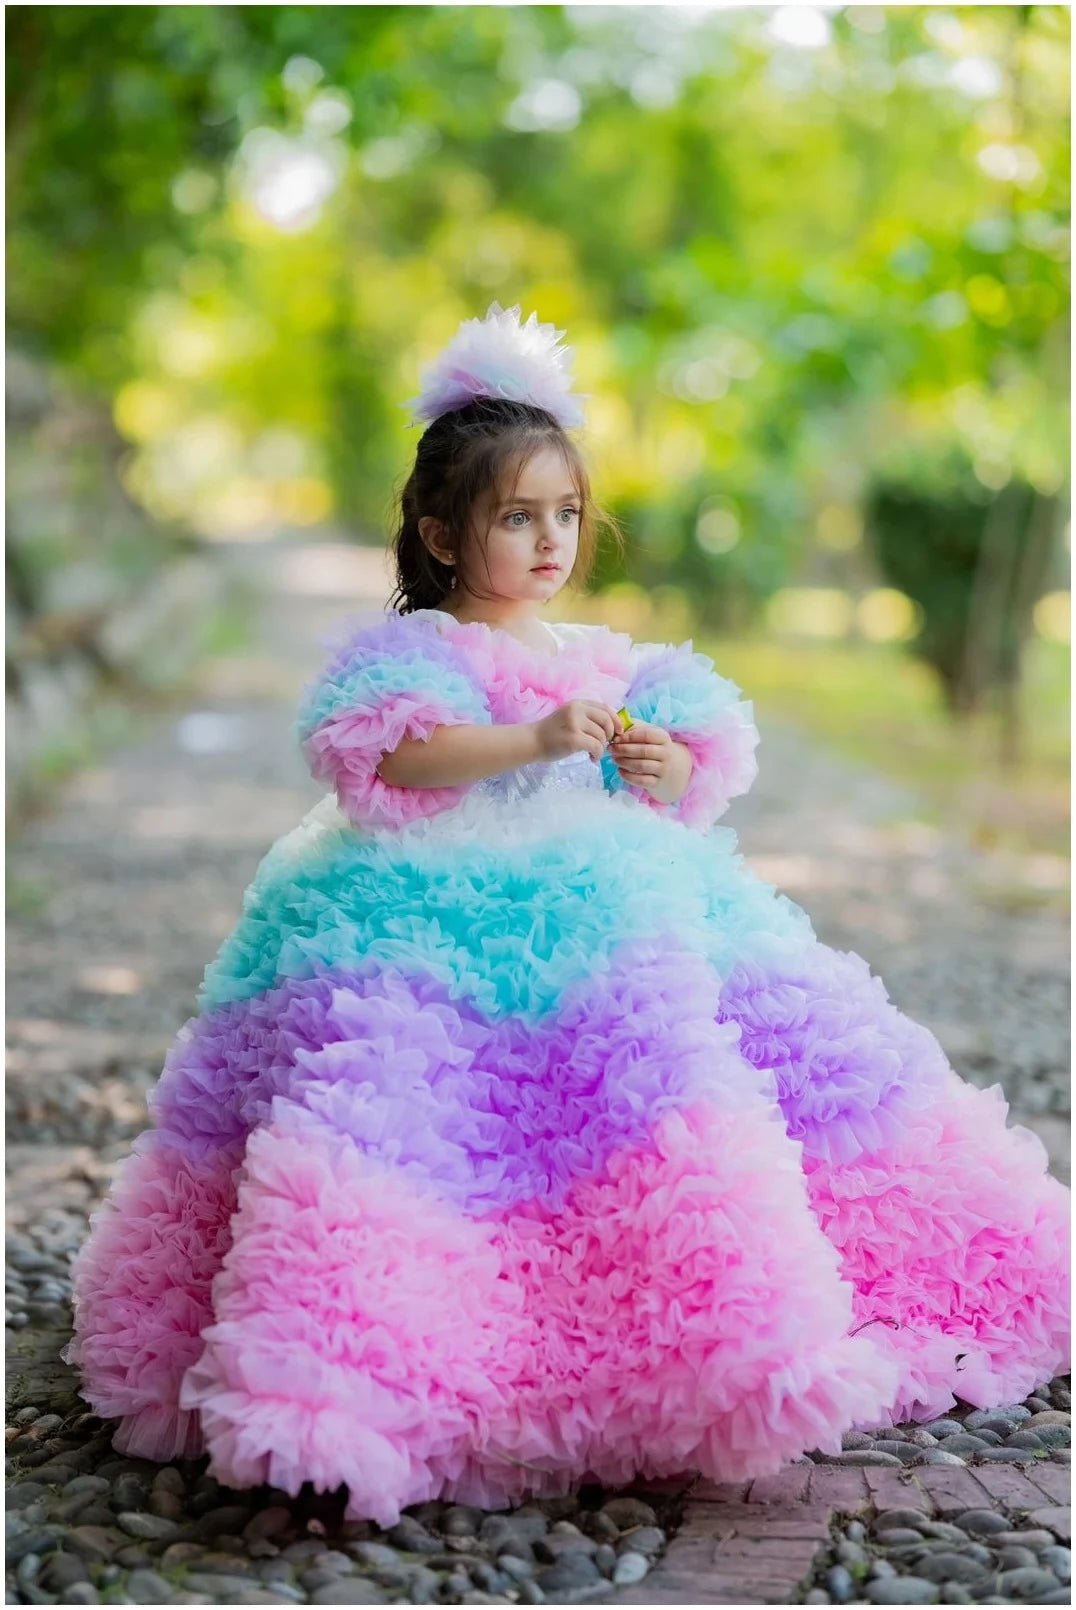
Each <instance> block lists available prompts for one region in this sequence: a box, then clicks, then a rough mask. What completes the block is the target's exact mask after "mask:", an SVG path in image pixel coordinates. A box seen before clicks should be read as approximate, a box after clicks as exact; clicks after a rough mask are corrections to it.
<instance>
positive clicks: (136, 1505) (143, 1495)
mask: <svg viewBox="0 0 1076 1610" xmlns="http://www.w3.org/2000/svg"><path fill="white" fill-rule="evenodd" d="M109 1501H110V1503H111V1505H112V1508H113V1509H114V1510H115V1511H116V1513H117V1514H122V1513H123V1512H124V1511H125V1510H135V1509H145V1507H146V1504H147V1502H148V1501H149V1488H148V1487H147V1485H146V1483H145V1482H144V1481H143V1480H142V1478H141V1476H132V1475H131V1474H130V1473H128V1474H127V1475H124V1476H117V1477H116V1479H115V1481H114V1482H113V1483H112V1497H111V1499H110V1500H109Z"/></svg>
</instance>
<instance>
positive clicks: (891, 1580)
mask: <svg viewBox="0 0 1076 1610" xmlns="http://www.w3.org/2000/svg"><path fill="white" fill-rule="evenodd" d="M864 1591H865V1593H866V1595H867V1598H868V1599H869V1600H870V1602H871V1604H937V1602H938V1599H939V1598H940V1596H941V1595H940V1592H939V1589H938V1584H937V1583H936V1582H928V1581H926V1580H925V1578H923V1577H919V1576H885V1577H875V1578H874V1579H873V1580H872V1581H870V1582H868V1583H867V1586H866V1588H865V1590H864Z"/></svg>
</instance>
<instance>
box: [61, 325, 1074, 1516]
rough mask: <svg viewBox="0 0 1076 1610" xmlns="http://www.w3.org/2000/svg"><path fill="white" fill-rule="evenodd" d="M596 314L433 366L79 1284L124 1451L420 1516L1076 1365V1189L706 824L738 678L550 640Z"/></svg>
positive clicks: (78, 1345) (467, 329)
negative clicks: (291, 788)
mask: <svg viewBox="0 0 1076 1610" xmlns="http://www.w3.org/2000/svg"><path fill="white" fill-rule="evenodd" d="M559 334H560V332H556V331H553V330H552V327H551V326H549V325H537V323H536V315H534V314H532V315H531V317H530V319H529V320H528V322H527V324H526V325H522V324H521V323H520V321H519V309H518V307H517V308H513V309H511V310H510V311H507V312H506V311H504V310H502V309H500V308H499V307H498V305H497V304H496V303H494V304H493V305H492V307H491V309H490V311H489V313H488V314H487V317H486V319H485V320H484V321H480V320H477V319H475V320H471V321H466V322H465V323H464V324H463V325H462V326H461V329H460V331H459V333H458V335H457V337H456V338H455V340H454V341H453V342H452V343H451V344H450V346H449V347H448V349H447V350H446V352H445V353H444V354H443V355H442V357H441V359H440V360H439V361H438V362H437V363H436V364H435V365H434V366H433V367H432V369H431V370H430V371H429V373H428V374H427V376H426V387H425V390H424V392H423V394H422V396H421V397H420V398H418V399H417V400H416V401H417V408H416V414H417V417H419V418H421V419H423V420H425V421H427V422H428V428H427V429H426V430H425V433H424V434H423V436H422V438H421V441H420V442H419V445H418V450H417V456H416V462H415V466H414V470H413V472H412V474H411V477H410V480H409V481H408V483H407V486H406V489H405V491H404V494H403V520H402V525H401V528H400V532H399V536H398V538H397V544H396V562H397V571H398V579H399V589H398V594H397V602H398V607H395V608H390V609H386V610H376V611H368V612H366V613H365V614H364V615H362V616H360V617H359V619H358V621H357V622H356V623H354V625H353V627H352V629H351V631H350V633H349V635H348V637H347V639H346V641H345V642H344V644H343V646H342V647H341V648H340V649H339V652H337V653H336V655H335V657H334V658H333V659H332V660H331V662H330V663H329V665H328V666H327V668H326V669H325V671H324V673H323V675H322V676H321V677H320V679H319V680H318V681H317V682H316V684H315V685H314V686H313V687H312V688H311V689H310V690H309V693H308V695H307V697H306V699H305V702H304V705H303V708H302V711H301V714H300V721H299V727H300V735H301V739H302V743H303V747H304V750H305V753H306V755H307V757H308V758H309V761H310V764H311V767H312V769H313V772H314V775H315V776H316V777H318V778H320V779H324V780H325V781H326V782H327V783H330V784H331V785H332V788H333V791H334V795H335V797H332V796H329V797H328V798H327V799H326V801H325V802H324V804H323V805H321V806H319V807H317V808H316V809H315V810H314V811H313V812H311V813H310V815H309V816H308V817H307V819H306V820H305V821H304V822H303V823H302V824H301V826H300V827H298V828H297V829H296V830H295V831H294V832H293V833H291V834H289V835H288V836H287V837H286V838H284V839H283V840H281V841H280V842H279V843H278V844H276V845H275V846H274V847H273V848H272V849H271V850H270V852H269V854H268V855H267V856H266V858H265V860H264V861H263V862H262V864H261V866H260V868H259V870H258V872H257V875H256V877H255V879H254V881H253V883H252V885H251V887H250V889H249V890H248V891H247V894H246V896H245V898H244V902H243V915H242V917H241V919H240V921H239V923H238V924H237V926H236V928H235V930H234V932H233V933H232V934H231V936H230V937H229V938H228V939H227V941H226V942H225V943H224V945H223V947H222V948H221V950H220V952H219V954H218V956H217V957H216V960H215V961H214V962H213V963H212V965H211V966H210V967H209V969H208V971H207V973H206V977H205V982H204V985H203V989H202V992H201V996H200V1000H199V1007H200V1013H199V1015H198V1016H196V1017H194V1018H192V1019H191V1020H190V1022H189V1023H188V1024H186V1025H185V1027H184V1028H183V1029H182V1030H181V1032H180V1035H179V1039H178V1042H177V1044H176V1045H175V1047H174V1049H173V1050H172V1052H171V1053H170V1055H169V1057H168V1060H167V1063H166V1066H165V1070H164V1073H163V1076H162V1078H161V1080H160V1083H159V1085H158V1087H157V1089H156V1090H155V1092H154V1096H153V1101H152V1108H153V1117H154V1121H155V1124H154V1128H153V1129H152V1130H150V1131H147V1132H146V1133H145V1134H144V1135H143V1136H141V1137H140V1138H139V1140H138V1141H137V1142H136V1143H135V1146H134V1154H133V1156H132V1157H131V1158H130V1159H129V1160H128V1161H127V1162H126V1163H125V1164H124V1165H123V1167H122V1168H121V1170H120V1172H119V1174H118V1176H117V1179H116V1182H115V1184H114V1186H113V1190H112V1193H111V1196H110V1198H109V1200H108V1201H107V1203H106V1204H105V1205H104V1206H103V1208H102V1209H101V1210H100V1211H99V1212H98V1213H97V1214H95V1215H94V1219H93V1225H92V1231H91V1235H90V1238H89V1241H88V1243H87V1245H86V1246H85V1248H84V1249H83V1251H82V1252H81V1254H80V1257H79V1260H78V1263H77V1265H76V1335H75V1339H74V1341H73V1343H72V1344H71V1346H70V1348H69V1350H68V1353H67V1357H68V1358H69V1359H70V1360H73V1361H75V1362H77V1363H78V1364H79V1366H80V1367H81V1371H82V1379H83V1388H84V1394H85V1396H86V1397H87V1399H88V1400H89V1402H90V1403H91V1404H92V1405H93V1407H94V1409H95V1410H96V1411H97V1412H98V1413H99V1414H101V1415H104V1416H110V1417H116V1418H118V1419H119V1421H120V1424H119V1428H118V1430H117V1434H116V1439H115V1445H116V1447H117V1448H119V1449H121V1450H123V1451H126V1452H129V1453H132V1454H138V1455H144V1456H147V1457H149V1458H151V1459H160V1460H169V1459H172V1458H175V1457H177V1456H192V1455H194V1454H196V1453H198V1452H200V1451H202V1450H203V1449H204V1450H208V1452H209V1454H210V1456H211V1465H210V1468H211V1470H212V1472H213V1473H214V1474H215V1475H217V1476H218V1477H219V1478H220V1479H221V1480H222V1481H223V1482H226V1483H228V1484H231V1485H232V1486H238V1487H242V1486H248V1485H254V1484H259V1483H262V1482H269V1483H271V1484H273V1485H274V1486H277V1487H281V1488H284V1489H286V1490H287V1491H288V1492H291V1493H296V1492H298V1490H299V1488H300V1486H301V1485H302V1483H303V1482H305V1481H309V1482H312V1483H314V1484H315V1486H316V1487H317V1488H319V1489H335V1488H337V1487H338V1486H340V1485H341V1484H346V1486H347V1488H348V1494H349V1497H348V1510H347V1513H348V1514H349V1515H350V1516H352V1517H360V1516H366V1517H371V1518H373V1519H375V1520H377V1521H379V1522H381V1523H382V1524H383V1525H388V1524H390V1523H392V1522H394V1521H395V1520H396V1519H397V1518H398V1517H399V1514H400V1511H401V1509H402V1508H403V1507H404V1506H405V1505H409V1504H413V1503H415V1502H417V1501H419V1500H422V1499H427V1498H431V1497H439V1496H440V1497H452V1498H455V1499H458V1500H461V1501H464V1502H470V1503H477V1504H480V1505H485V1506H504V1505H507V1504H511V1503H514V1502H517V1501H519V1500H520V1499H522V1498H523V1497H524V1496H526V1495H528V1494H547V1495H548V1494H554V1493H557V1492H562V1491H565V1490H566V1489H567V1488H569V1487H570V1486H572V1485H573V1484H575V1483H576V1482H578V1481H579V1480H581V1479H582V1478H584V1477H589V1478H590V1479H596V1480H598V1481H601V1482H604V1483H610V1484H618V1483H623V1482H626V1481H628V1480H630V1479H631V1477H632V1476H633V1475H634V1474H636V1473H642V1474H647V1475H662V1474H670V1473H678V1472H681V1471H684V1470H689V1469H700V1470H701V1471H703V1472H704V1473H705V1474H707V1475H709V1476H711V1477H714V1478H718V1479H729V1480H732V1479H736V1478H743V1477H747V1476H751V1475H755V1474H763V1473H768V1472H771V1471H774V1470H776V1469H777V1468H778V1466H779V1465H780V1464H781V1463H782V1462H784V1461H786V1460H788V1459H791V1458H794V1457H796V1456H798V1455H800V1454H802V1453H803V1452H804V1451H805V1450H808V1449H814V1448H820V1449H823V1450H828V1451H833V1452H835V1451H837V1450H839V1448H840V1446H841V1434H842V1432H844V1431H846V1430H848V1429H849V1428H851V1427H854V1426H857V1425H858V1426H869V1425H879V1424H889V1423H893V1422H894V1421H900V1420H902V1419H908V1418H913V1419H914V1418H928V1417H932V1416H936V1415H939V1414H941V1413H943V1412H944V1411H945V1410H946V1409H948V1408H950V1407H951V1406H952V1405H953V1403H954V1401H955V1399H956V1397H957V1396H959V1397H960V1398H961V1399H963V1400H964V1401H965V1402H967V1403H972V1404H976V1405H980V1406H986V1405H993V1404H998V1403H1004V1402H1007V1401H1010V1400H1013V1399H1017V1398H1020V1397H1021V1396H1023V1395H1025V1394H1026V1393H1027V1392H1028V1391H1029V1390H1030V1389H1031V1388H1033V1387H1034V1386H1035V1385H1036V1384H1038V1383H1039V1382H1041V1381H1043V1380H1047V1379H1049V1378H1050V1377H1051V1376H1052V1375H1054V1374H1055V1373H1057V1372H1058V1371H1059V1370H1060V1369H1061V1368H1062V1367H1064V1366H1065V1364H1066V1362H1067V1358H1068V1353H1067V1333H1066V1312H1067V1304H1066V1290H1067V1273H1068V1257H1067V1251H1066V1232H1067V1225H1068V1203H1067V1192H1066V1191H1065V1190H1064V1189H1063V1188H1062V1187H1061V1186H1060V1185H1059V1184H1058V1183H1057V1182H1056V1181H1055V1180H1053V1179H1051V1178H1050V1177H1049V1175H1048V1174H1047V1172H1046V1158H1045V1153H1044V1151H1043V1148H1042V1147H1041V1145H1040V1143H1039V1142H1038V1140H1037V1139H1036V1138H1035V1137H1034V1136H1033V1135H1031V1134H1030V1133H1029V1132H1028V1131H1027V1130H1025V1129H1020V1128H1016V1129H1008V1128H1006V1124H1005V1116H1006V1111H1007V1108H1006V1103H1005V1101H1004V1100H1003V1098H1002V1094H1001V1090H1000V1088H999V1087H998V1086H995V1087H993V1088H992V1089H990V1090H987V1091H981V1090H978V1089H975V1088H974V1087H973V1086H971V1085H969V1084H967V1083H965V1082H964V1081H962V1080H961V1079H960V1078H959V1077H958V1076H957V1075H956V1074H955V1073H954V1072H953V1070H952V1069H951V1068H950V1067H949V1066H948V1064H947V1063H946V1061H945V1058H944V1056H943V1055H942V1052H941V1050H940V1048H939V1046H938V1044H937V1042H936V1041H935V1039H934V1038H933V1037H932V1035H931V1034H929V1033H928V1032H927V1031H926V1030H925V1029H924V1028H922V1027H921V1026H919V1025H918V1024H916V1023H914V1022H912V1021H910V1020H909V1019H908V1018H906V1017H904V1016H903V1015H902V1014H901V1013H900V1012H898V1011H897V1010H896V1009H895V1008H894V1007H893V1006H892V1005H891V1004H890V1002H889V1000H888V998H887V995H886V992H885V990H884V988H883V986H882V984H881V982H880V981H879V980H878V979H876V978H873V977H872V976H871V974H870V972H869V969H868V967H867V964H866V963H865V962H864V961H862V960H861V958H860V957H858V956H857V955H855V954H854V953H841V952H836V951H833V950H830V949H828V948H827V947H826V946H825V945H822V944H820V943H819V942H818V940H817V939H816V938H815V935H814V933H813V930H812V928H811V925H810V922H809V920H808V918H807V917H806V915H805V914H804V913H803V912H802V911H801V910H800V909H799V908H798V907H797V906H795V905H793V904H792V903H791V902H790V901H789V900H788V899H786V898H785V897H783V896H782V895H780V894H778V893H777V892H776V891H775V890H774V889H773V888H771V887H770V886H769V885H768V884H765V883H763V882H761V881H760V880H759V879H758V878H757V877H755V876H754V875H753V874H752V873H751V871H750V870H749V869H748V868H747V867H746V866H745V865H744V863H743V861H742V858H741V857H740V856H739V855H738V854H737V852H736V840H735V835H734V834H733V832H732V831H731V830H730V829H728V828H716V829H714V830H713V831H710V829H711V828H712V824H713V823H714V821H715V820H716V818H717V817H719V816H720V815H721V813H722V812H723V810H724V809H725V806H726V804H727V803H728V801H729V799H730V798H731V797H732V796H733V795H736V794H741V793H743V792H744V791H745V790H746V789H747V788H748V787H749V786H750V783H751V781H752V779H753V777H754V776H755V769H756V768H755V760H754V749H755V745H756V742H757V733H756V731H755V728H754V726H753V724H752V719H751V714H752V713H751V707H750V705H749V704H746V703H744V702H743V701H741V700H740V698H739V696H738V689H737V688H736V687H735V686H734V685H733V684H732V683H730V682H729V681H727V680H726V679H724V678H723V677H721V676H719V675H718V674H717V673H716V672H715V670H714V667H713V662H712V661H711V660H710V659H709V658H708V657H707V656H706V655H704V654H700V653H695V652H693V651H692V645H691V643H690V642H687V643H683V644H681V645H680V646H678V647H676V646H670V645H667V644H655V643H634V642H632V640H631V639H630V638H629V637H628V636H626V635H625V634H623V633H619V632H614V631H611V630H609V629H608V628H606V627H603V626H583V625H563V624H562V625H553V624H550V623H549V622H547V621H546V620H545V619H544V617H543V614H542V611H543V610H544V608H545V606H546V605H547V604H548V603H550V601H551V600H552V599H554V598H555V597H556V595H557V594H558V593H559V592H560V590H561V588H562V587H563V586H564V585H565V583H566V581H567V580H568V578H569V575H570V574H571V572H572V570H573V566H576V565H580V567H581V568H584V569H585V563H586V561H587V559H588V558H589V543H590V541H591V537H590V533H591V510H590V505H589V493H588V485H587V479H586V474H585V470H584V468H583V465H582V463H581V461H580V458H579V454H578V451H577V448H576V446H575V444H574V443H573V442H572V440H571V439H570V438H569V436H568V435H567V429H568V428H569V427H570V426H572V425H574V424H577V423H579V419H580V413H579V401H578V398H577V397H576V396H575V395H574V394H573V393H572V391H571V387H570V382H569V380H568V377H567V375H566V372H565V359H566V357H567V354H566V352H565V351H563V350H561V349H559V348H558V347H557V345H556V341H557V339H558V338H559Z"/></svg>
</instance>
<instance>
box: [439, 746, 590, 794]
mask: <svg viewBox="0 0 1076 1610" xmlns="http://www.w3.org/2000/svg"><path fill="white" fill-rule="evenodd" d="M603 786H604V785H603V782H602V771H601V767H600V766H598V765H595V763H594V761H593V760H591V758H590V756H589V755H588V754H587V753H586V752H585V751H584V750H582V749H577V750H576V752H575V753H574V754H572V755H564V756H562V758H561V759H560V760H532V761H530V762H528V764H527V765H525V766H516V767H514V768H513V770H511V771H502V772H497V773H496V774H495V775H494V776H492V777H483V778H482V779H481V780H480V781H479V782H477V783H474V784H473V785H472V788H471V792H472V793H474V794H484V795H485V796H486V797H487V798H488V799H496V800H500V801H502V802H504V803H509V802H511V801H513V800H518V799H529V798H530V796H531V795H532V794H548V793H563V792H564V791H565V790H567V789H578V788H585V789H590V790H597V791H598V792H599V793H600V792H601V791H602V788H603Z"/></svg>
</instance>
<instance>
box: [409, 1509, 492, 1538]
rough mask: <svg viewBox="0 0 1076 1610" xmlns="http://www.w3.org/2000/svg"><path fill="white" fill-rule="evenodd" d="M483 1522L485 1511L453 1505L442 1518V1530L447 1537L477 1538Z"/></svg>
mask: <svg viewBox="0 0 1076 1610" xmlns="http://www.w3.org/2000/svg"><path fill="white" fill-rule="evenodd" d="M417 1518H418V1517H416V1519H417ZM432 1519H433V1517H431V1520H432ZM482 1520H483V1511H482V1510H480V1509H475V1508H474V1506H473V1505H471V1504H453V1505H452V1506H451V1508H449V1509H447V1510H446V1511H445V1513H444V1515H443V1516H442V1517H441V1519H440V1530H441V1531H442V1532H443V1533H444V1535H445V1536H446V1537H477V1536H478V1528H479V1527H480V1526H481V1524H482Z"/></svg>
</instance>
